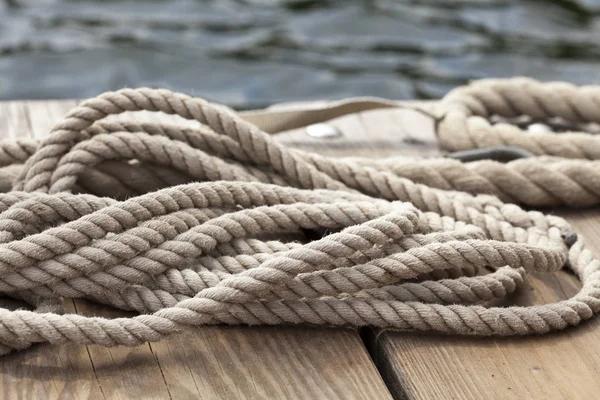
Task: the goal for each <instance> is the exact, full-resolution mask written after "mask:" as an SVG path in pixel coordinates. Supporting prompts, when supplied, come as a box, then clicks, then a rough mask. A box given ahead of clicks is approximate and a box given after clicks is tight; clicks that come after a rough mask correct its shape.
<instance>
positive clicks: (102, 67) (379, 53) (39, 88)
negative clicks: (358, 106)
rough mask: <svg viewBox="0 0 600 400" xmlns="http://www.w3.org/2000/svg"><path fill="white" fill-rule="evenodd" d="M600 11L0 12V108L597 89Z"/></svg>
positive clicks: (190, 0) (573, 4) (477, 5)
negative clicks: (534, 82) (481, 88)
mask: <svg viewBox="0 0 600 400" xmlns="http://www.w3.org/2000/svg"><path fill="white" fill-rule="evenodd" d="M599 60H600V0H598V1H595V0H577V1H576V0H556V1H509V0H470V1H467V0H463V1H460V0H459V1H451V0H447V1H444V0H426V1H416V0H415V1H398V0H363V1H359V0H338V1H336V0H329V1H326V0H321V1H318V0H287V1H286V0H279V1H277V0H214V1H208V0H204V1H201V0H173V1H167V0H154V1H151V0H122V1H116V0H115V1H100V0H87V1H58V0H54V1H53V0H30V1H24V0H0V99H3V100H7V99H48V98H85V97H90V96H94V95H96V94H98V93H100V92H102V91H106V90H115V89H119V88H123V87H137V86H150V87H166V88H170V89H173V90H178V91H183V92H186V93H191V94H194V95H197V96H201V97H205V98H208V99H210V100H213V101H218V102H222V103H226V104H229V105H231V106H234V107H238V108H254V107H262V106H265V105H268V104H272V103H275V102H281V101H290V100H311V99H338V98H342V97H347V96H358V95H372V96H380V97H387V98H394V99H410V98H437V97H439V96H442V95H443V94H444V93H446V92H447V91H448V90H450V89H451V88H453V87H455V86H458V85H461V84H463V83H465V82H466V81H468V80H469V79H473V78H483V77H508V76H515V75H524V76H532V77H535V78H538V79H542V80H566V81H571V82H574V83H598V81H600V68H598V66H599Z"/></svg>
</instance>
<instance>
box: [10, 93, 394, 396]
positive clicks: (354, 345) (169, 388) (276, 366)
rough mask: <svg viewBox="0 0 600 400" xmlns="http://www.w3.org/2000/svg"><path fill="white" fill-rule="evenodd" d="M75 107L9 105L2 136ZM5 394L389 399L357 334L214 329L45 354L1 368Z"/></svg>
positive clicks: (99, 310)
mask: <svg viewBox="0 0 600 400" xmlns="http://www.w3.org/2000/svg"><path fill="white" fill-rule="evenodd" d="M74 105H75V103H74V102H73V101H66V102H65V101H61V102H27V103H23V102H14V103H3V104H1V105H0V128H2V134H3V135H6V134H9V136H13V137H14V136H17V135H25V134H27V135H30V136H32V137H40V136H41V135H43V134H45V133H46V132H48V131H49V130H50V129H51V127H52V126H53V125H54V123H55V122H56V121H58V120H59V119H60V118H61V117H62V116H63V115H64V114H65V113H66V112H67V111H68V110H69V109H70V108H71V107H73V106H74ZM5 110H9V111H5ZM2 301H3V302H2V303H1V304H0V305H6V304H7V303H10V304H12V305H13V306H15V302H14V301H10V300H5V299H2ZM20 306H22V304H21V305H20ZM68 308H69V309H71V311H76V312H78V313H81V314H85V315H103V316H106V317H109V318H112V317H117V316H123V315H127V314H125V313H123V312H120V311H116V310H107V309H106V308H105V307H100V306H98V305H95V304H92V303H88V302H85V301H76V302H72V303H69V304H68ZM0 385H1V387H2V389H1V391H0V393H2V397H3V398H18V397H31V398H62V397H66V398H94V399H95V398H110V399H112V398H116V399H128V398H171V399H184V398H203V399H213V398H240V399H262V398H298V399H305V398H331V399H335V398H339V399H374V398H377V399H380V398H381V399H385V398H390V393H389V392H388V391H387V389H386V387H385V385H384V383H383V381H382V379H381V377H380V375H379V373H378V372H377V370H376V369H375V367H374V365H373V362H372V360H371V359H370V357H369V354H368V353H367V351H366V349H365V347H364V346H363V343H362V341H361V340H360V337H359V335H358V333H357V332H356V331H355V330H351V329H318V328H315V329H312V328H267V327H265V328H249V327H206V328H199V329H196V330H194V331H193V332H189V333H186V334H182V335H179V336H174V337H172V338H169V339H166V340H165V341H163V342H159V343H153V344H145V345H143V346H139V347H136V348H122V347H119V348H111V349H106V348H102V347H98V346H77V345H65V346H57V347H56V346H49V345H38V346H34V347H33V348H31V349H28V350H26V351H22V352H18V353H15V354H11V355H9V356H7V357H3V358H2V359H1V360H0Z"/></svg>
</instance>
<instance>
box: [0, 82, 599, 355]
mask: <svg viewBox="0 0 600 400" xmlns="http://www.w3.org/2000/svg"><path fill="white" fill-rule="evenodd" d="M367 106H368V108H373V107H374V105H373V103H372V102H369V103H368V104H367ZM375 106H376V105H375ZM381 106H386V107H389V106H394V105H393V104H390V103H381ZM344 107H345V109H348V107H347V105H344ZM598 107H600V88H595V87H579V88H578V87H575V86H572V85H568V84H564V83H547V84H543V83H539V82H535V81H533V80H529V79H522V78H519V79H514V80H505V81H502V80H493V81H480V82H476V83H474V84H472V85H470V86H467V87H465V88H460V89H457V90H455V91H453V92H451V93H450V94H449V95H448V96H447V97H446V98H445V99H443V100H442V101H441V102H439V103H438V104H436V105H435V106H434V109H435V111H434V112H433V115H434V118H435V119H436V129H437V135H438V136H439V139H440V144H441V145H442V146H443V147H444V148H446V149H450V150H464V149H469V148H477V147H485V146H489V145H495V144H502V145H512V146H519V147H522V148H523V149H526V150H528V151H531V152H533V153H535V154H539V155H542V154H545V155H548V156H550V157H551V158H548V157H546V156H544V157H535V158H532V159H525V160H517V161H512V162H510V163H507V164H501V163H497V162H492V161H481V162H472V163H465V164H463V163H461V162H460V161H457V160H451V159H438V160H423V161H416V160H414V159H411V160H407V159H397V158H393V159H384V160H367V159H356V158H353V159H332V158H327V157H323V156H320V155H317V154H311V153H307V152H302V151H299V150H295V149H289V148H286V147H285V146H283V145H282V144H280V143H278V142H277V141H276V140H275V138H274V137H273V136H271V135H269V134H267V133H266V132H264V131H262V130H261V129H259V128H258V127H257V126H255V125H253V124H252V123H250V122H248V121H247V120H244V119H242V118H241V117H240V116H239V115H237V114H235V113H233V112H232V111H230V110H228V109H226V108H224V107H222V106H217V105H214V104H211V103H208V102H206V101H204V100H202V99H197V98H191V97H188V96H186V95H183V94H180V93H172V92H169V91H166V90H154V89H137V90H131V89H125V90H120V91H118V92H109V93H104V94H102V95H100V96H98V97H96V98H93V99H90V100H87V101H86V102H84V103H82V104H81V105H80V106H78V107H77V108H75V109H74V110H72V111H71V112H70V113H69V114H68V115H67V116H66V117H65V119H64V120H63V121H62V122H60V123H59V124H57V125H56V126H55V127H54V128H53V130H52V132H51V133H50V134H49V135H48V136H47V137H46V138H45V139H44V140H43V141H42V142H41V143H39V144H36V143H33V142H31V141H27V140H18V141H12V142H2V143H1V146H0V163H1V164H2V165H3V166H7V165H11V164H18V163H22V162H25V163H24V165H23V167H22V168H20V170H19V172H18V175H17V178H16V181H15V182H14V185H13V187H12V190H11V191H9V192H7V193H0V212H1V213H0V292H1V293H3V294H5V295H10V296H14V297H17V298H20V299H23V300H25V301H27V302H29V303H31V304H32V306H33V308H34V311H27V310H16V311H9V310H7V309H0V353H3V354H4V353H8V352H10V351H12V350H15V349H24V348H26V347H28V346H30V345H31V344H32V343H36V342H51V343H62V342H76V343H81V344H101V345H104V346H115V345H125V346H135V345H139V344H141V343H143V342H145V341H157V340H160V339H161V338H163V337H164V336H166V335H169V334H173V333H177V332H181V331H184V330H186V329H189V328H191V327H194V326H200V325H205V324H249V325H256V324H269V325H278V324H318V325H331V326H338V325H352V326H367V325H369V326H376V327H391V328H397V329H401V330H418V331H437V332H443V333H448V334H460V335H515V334H531V333H538V334H539V333H546V332H549V331H552V330H560V329H564V328H566V327H568V326H573V325H577V324H579V323H580V322H581V321H583V320H585V319H589V318H591V317H592V316H593V315H594V314H595V313H597V312H598V311H599V310H600V289H599V288H598V285H599V283H600V273H599V266H600V264H599V261H598V260H597V259H596V258H595V257H594V256H593V254H592V253H591V251H590V250H589V249H587V248H586V247H585V245H584V242H583V239H582V238H581V237H576V236H575V235H574V234H573V233H572V231H571V228H570V226H569V224H568V223H567V222H566V221H565V220H563V219H562V218H559V217H556V216H551V215H544V214H542V213H541V212H538V211H526V210H524V209H522V208H520V207H519V206H517V205H515V204H509V203H505V202H503V200H510V201H515V202H519V203H523V204H527V205H557V204H560V205H577V206H582V205H592V204H598V199H599V197H598V196H599V194H600V178H599V177H597V176H596V175H597V174H598V172H596V171H597V170H598V169H597V168H596V163H597V161H595V160H596V159H598V158H600V157H598V156H599V155H600V142H599V141H598V140H599V139H597V138H595V137H593V136H591V135H589V134H586V133H566V134H560V135H553V134H536V133H530V132H525V131H522V130H521V129H519V128H517V127H515V126H512V125H507V124H495V125H493V124H491V123H490V120H489V119H490V117H491V116H493V115H500V116H503V117H506V118H511V117H515V116H520V115H523V114H525V115H529V116H531V117H532V118H534V119H540V120H546V119H549V118H552V117H561V118H563V119H565V120H568V121H570V122H573V123H588V122H600V113H597V112H596V110H597V109H598ZM358 108H360V106H358ZM350 109H352V107H350ZM354 109H356V107H354ZM140 110H145V111H150V112H162V113H166V114H173V115H177V116H179V117H183V118H185V119H188V120H193V121H197V122H199V123H200V124H202V126H201V127H200V128H187V127H185V128H184V127H182V126H179V125H169V124H163V123H152V124H149V123H146V124H143V123H136V122H135V121H130V122H115V121H111V120H110V118H108V117H110V116H112V115H116V114H122V113H127V112H135V111H140ZM325 111H326V110H325ZM338 111H339V110H338ZM320 115H321V117H323V115H328V113H327V112H321V113H320ZM576 158H577V159H576ZM579 158H583V160H582V159H579ZM190 182H192V183H190ZM496 196H498V197H496ZM123 199H125V200H123ZM307 231H316V232H317V234H318V235H319V238H318V239H316V240H312V241H308V242H306V241H305V242H299V241H294V240H286V239H285V238H288V237H291V238H295V237H297V235H299V234H303V233H306V232H307ZM330 232H333V233H330ZM324 233H330V234H324ZM565 265H566V266H568V267H569V268H571V269H572V270H573V271H574V272H575V273H576V274H577V276H578V277H579V278H580V280H581V282H582V288H581V291H580V292H579V293H578V294H577V295H575V296H574V297H572V298H570V299H568V300H564V301H560V302H557V303H554V304H546V305H543V306H531V307H492V306H490V301H491V300H493V299H495V298H498V297H503V296H505V295H507V294H509V293H511V292H513V291H515V290H516V289H517V287H518V286H519V285H520V284H521V283H522V282H523V280H524V278H525V274H526V273H527V272H530V271H543V272H553V271H557V270H559V269H561V268H562V267H563V266H565ZM63 298H87V299H91V300H93V301H96V302H100V303H103V304H106V305H109V306H112V307H117V308H121V309H124V310H132V311H136V312H139V313H140V314H141V315H139V316H136V317H132V318H117V319H104V318H98V317H86V316H81V315H77V314H63V313H61V311H64V310H63V309H62V307H61V301H62V299H63Z"/></svg>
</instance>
